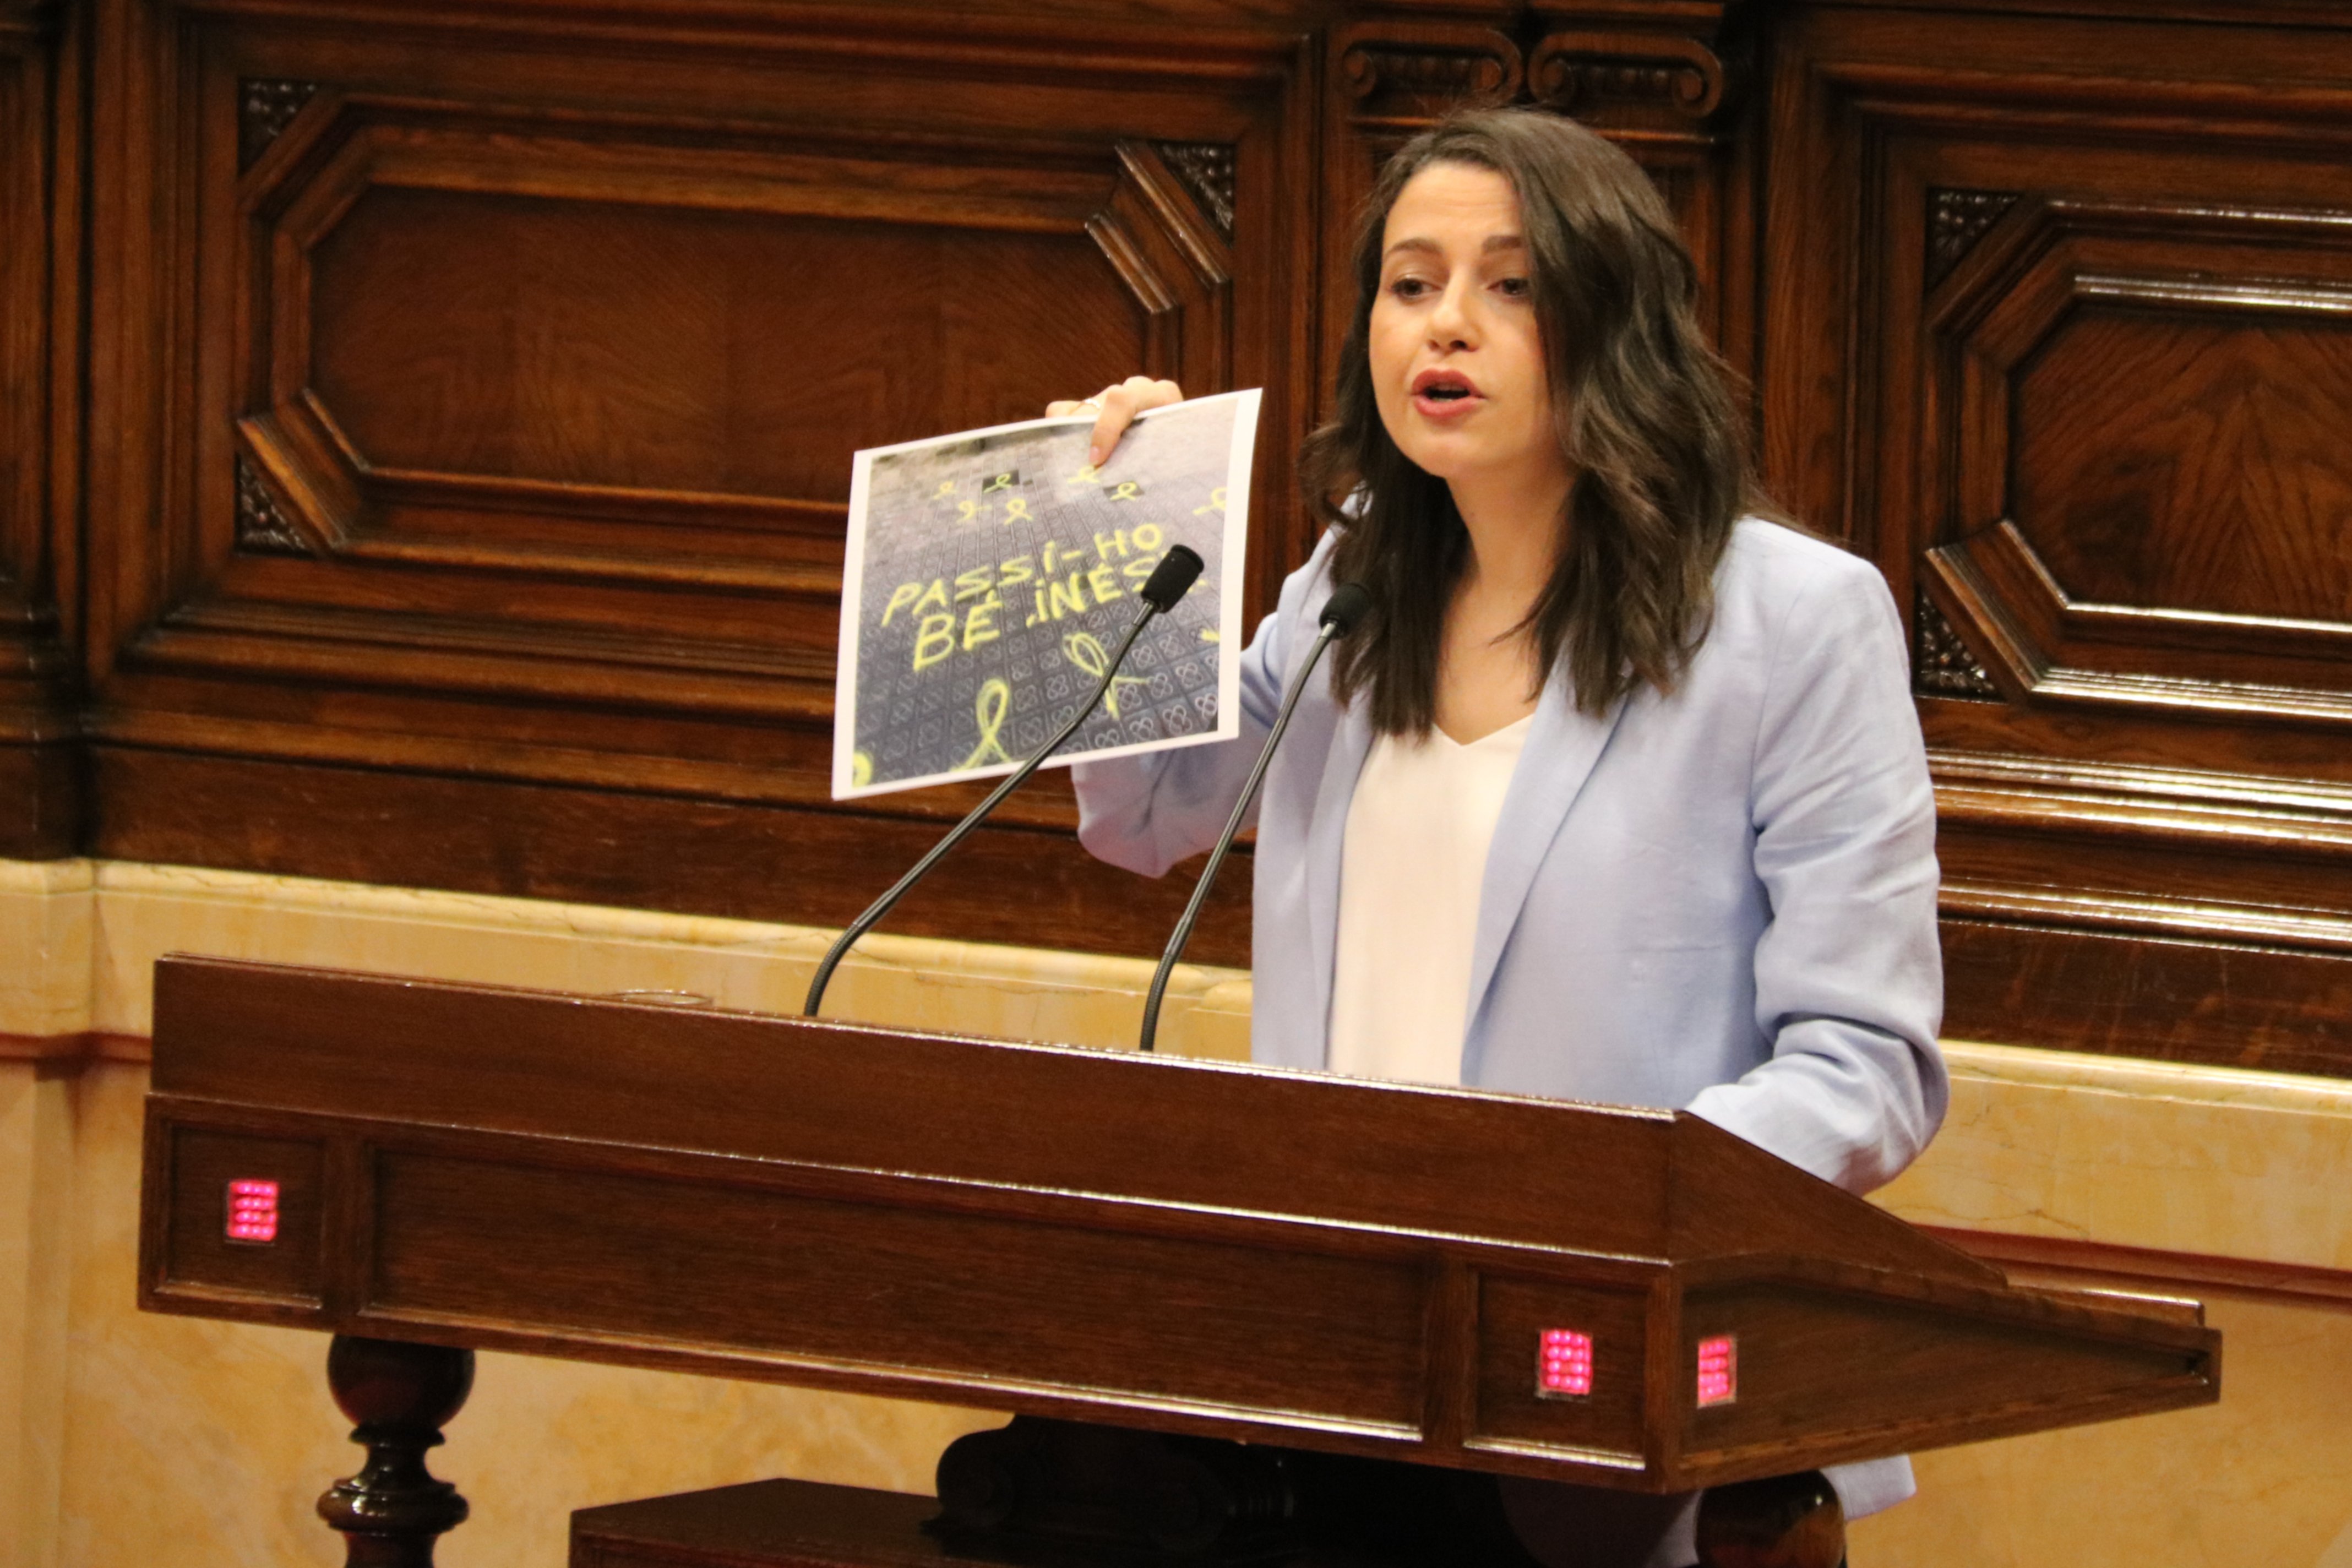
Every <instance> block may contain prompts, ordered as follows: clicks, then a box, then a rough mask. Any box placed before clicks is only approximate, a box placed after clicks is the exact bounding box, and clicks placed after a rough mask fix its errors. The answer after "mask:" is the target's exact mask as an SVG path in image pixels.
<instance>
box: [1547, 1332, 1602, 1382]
mask: <svg viewBox="0 0 2352 1568" xmlns="http://www.w3.org/2000/svg"><path fill="white" fill-rule="evenodd" d="M1591 1392H1592V1336H1591V1334H1580V1333H1578V1332H1577V1331H1575V1330H1574V1329H1546V1330H1545V1331H1543V1350H1542V1355H1541V1360H1540V1362H1539V1363H1538V1371H1537V1373H1536V1395H1537V1397H1538V1398H1540V1399H1582V1398H1583V1397H1584V1396H1585V1395H1587V1394H1591Z"/></svg>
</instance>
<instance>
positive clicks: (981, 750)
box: [956, 678, 1013, 773]
mask: <svg viewBox="0 0 2352 1568" xmlns="http://www.w3.org/2000/svg"><path fill="white" fill-rule="evenodd" d="M1012 706H1013V688H1011V687H1009V686H1007V685H1005V684H1004V682H1003V680H1000V679H993V678H992V679H987V680H983V681H982V682H981V683H980V695H979V697H978V698H976V699H974V700H973V702H972V705H971V717H972V721H973V722H975V723H977V724H978V725H979V726H980V744H979V745H977V746H974V747H973V748H972V749H971V755H970V756H968V757H966V758H965V759H964V760H963V761H961V762H960V763H957V764H956V770H957V771H958V772H959V773H961V771H962V770H964V769H965V768H981V767H986V766H987V765H988V764H989V763H1010V762H1011V761H1012V760H1013V759H1012V758H1011V757H1008V756H1006V755H1005V754H1004V744H1003V742H1001V741H999V740H998V739H997V733H998V731H1001V730H1003V728H1004V712H1005V710H1006V709H1008V708H1010V707H1012Z"/></svg>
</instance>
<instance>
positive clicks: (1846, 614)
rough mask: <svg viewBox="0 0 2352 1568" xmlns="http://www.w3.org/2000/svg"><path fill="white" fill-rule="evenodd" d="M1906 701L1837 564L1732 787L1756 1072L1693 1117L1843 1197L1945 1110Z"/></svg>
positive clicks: (1932, 918)
mask: <svg viewBox="0 0 2352 1568" xmlns="http://www.w3.org/2000/svg"><path fill="white" fill-rule="evenodd" d="M1909 687H1910V682H1909V660H1908V658H1907V657H1906V649H1905V645H1904V638H1903V632H1902V623H1901V620H1900V617H1899V616H1897V615H1896V613H1895V605H1894V600H1893V598H1892V597H1891V596H1890V595H1888V593H1887V591H1886V585H1885V581H1884V580H1883V579H1882V578H1881V577H1880V576H1879V575H1878V574H1877V572H1876V571H1875V570H1874V569H1873V568H1872V567H1871V566H1870V565H1869V564H1868V563H1864V562H1862V561H1858V560H1855V559H1853V558H1852V557H1846V556H1842V557H1839V558H1838V559H1837V560H1836V561H1835V563H1833V565H1832V569H1831V570H1829V571H1827V572H1825V573H1822V574H1819V575H1816V576H1814V577H1813V578H1812V579H1811V581H1810V582H1809V583H1808V584H1807V585H1806V586H1805V588H1804V590H1803V591H1802V592H1801V593H1799V594H1797V595H1794V596H1793V599H1792V601H1791V603H1790V605H1789V607H1788V610H1787V613H1786V615H1785V616H1784V617H1783V620H1782V624H1781V628H1780V633H1779V635H1778V636H1777V637H1776V638H1775V641H1774V646H1773V652H1772V655H1771V658H1770V664H1769V671H1768V675H1767V680H1766V685H1765V688H1764V691H1765V696H1764V701H1763V703H1762V706H1761V709H1760V711H1759V715H1758V723H1757V731H1756V741H1755V761H1754V763H1753V766H1752V767H1751V769H1750V772H1749V778H1750V780H1751V781H1752V782H1751V795H1752V798H1751V801H1750V811H1751V820H1752V825H1753V827H1754V831H1755V867H1756V875H1757V877H1758V879H1759V880H1760V881H1761V883H1762V884H1763V887H1764V889H1765V893H1766V896H1767V898H1768V900H1769V904H1770V916H1769V923H1768V924H1767V925H1766V927H1765V929H1764V931H1763V933H1762V935H1761V936H1760V937H1759V939H1758V942H1757V944H1756V958H1755V964H1756V1022H1757V1026H1758V1027H1759V1030H1760V1031H1761V1032H1762V1034H1763V1036H1764V1037H1765V1038H1766V1039H1769V1041H1771V1042H1772V1055H1771V1058H1769V1060H1768V1061H1766V1062H1765V1063H1763V1064H1762V1065H1761V1066H1759V1067H1758V1068H1754V1069H1753V1070H1751V1071H1750V1072H1748V1074H1747V1075H1746V1076H1745V1077H1743V1078H1741V1079H1738V1080H1737V1081H1735V1082H1732V1083H1727V1084H1719V1085H1717V1086H1716V1087H1714V1088H1711V1089H1706V1090H1704V1091H1703V1092H1701V1093H1700V1094H1699V1096H1698V1097H1697V1098H1696V1100H1693V1101H1692V1102H1691V1105H1690V1110H1692V1111H1694V1112H1695V1113H1696V1114H1698V1115H1700V1116H1704V1117H1706V1119H1707V1120H1708V1121H1713V1122H1715V1123H1717V1125H1719V1126H1721V1127H1724V1128H1726V1129H1727V1130H1728V1131H1733V1132H1736V1133H1738V1134H1739V1135H1740V1136H1741V1137H1743V1138H1746V1139H1747V1140H1748V1141H1749V1142H1753V1143H1756V1144H1759V1145H1760V1146H1762V1147H1763V1148H1765V1149H1768V1150H1769V1151H1770V1152H1773V1153H1775V1154H1778V1155H1779V1156H1780V1157H1781V1158H1782V1159H1784V1160H1787V1161H1789V1162H1790V1163H1793V1164H1796V1165H1800V1166H1802V1167H1803V1168H1805V1169H1806V1170H1808V1171H1811V1172H1812V1173H1814V1174H1815V1175H1818V1176H1822V1177H1823V1178H1825V1179H1827V1180H1829V1181H1832V1182H1835V1183H1836V1184H1838V1185H1840V1186H1842V1187H1845V1188H1848V1189H1850V1190H1852V1191H1855V1192H1865V1191H1868V1190H1869V1189H1870V1188H1873V1187H1875V1186H1879V1185H1882V1184H1885V1183H1886V1182H1888V1181H1890V1180H1892V1179H1893V1178H1894V1177H1895V1175H1896V1174H1897V1173H1900V1172H1901V1171H1902V1169H1903V1168H1904V1167H1905V1166H1906V1165H1907V1164H1909V1163H1911V1161H1912V1159H1913V1158H1914V1157H1915V1156H1916V1155H1917V1154H1918V1152H1919V1151H1920V1150H1921V1149H1923V1148H1925V1147H1926V1146H1927V1140H1928V1139H1929V1138H1930V1137H1932V1136H1933V1135H1934V1133H1935V1131H1936V1129H1937V1126H1938V1125H1939V1124H1941V1122H1942V1121H1943V1118H1944V1109H1945V1105H1946V1101H1947V1099H1948V1079H1947V1078H1946V1074H1945V1068H1944V1061H1943V1057H1942V1054H1941V1053H1940V1052H1939V1051H1938V1050H1937V1047H1936V1036H1937V1028H1938V1026H1940V1024H1941V1023H1942V1017H1943V1000H1944V980H1943V959H1942V953H1941V950H1940V947H1939V945H1938V942H1937V931H1936V887H1937V868H1936V806H1935V795H1934V793H1933V790H1932V789H1931V787H1930V785H1929V783H1928V777H1927V751H1926V746H1925V743H1924V742H1923V741H1922V739H1921V736H1920V731H1919V719H1918V712H1917V710H1916V708H1915V707H1914V705H1913V703H1912V700H1911V693H1910V689H1909Z"/></svg>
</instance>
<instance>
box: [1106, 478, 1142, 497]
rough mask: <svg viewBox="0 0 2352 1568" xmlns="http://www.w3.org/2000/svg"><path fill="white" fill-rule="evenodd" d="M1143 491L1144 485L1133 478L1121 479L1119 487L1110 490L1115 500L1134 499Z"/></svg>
mask: <svg viewBox="0 0 2352 1568" xmlns="http://www.w3.org/2000/svg"><path fill="white" fill-rule="evenodd" d="M1142 493H1143V487H1142V486H1141V485H1139V484H1137V483H1136V482H1135V481H1134V480H1133V479H1121V480H1119V481H1118V489H1114V490H1112V491H1111V492H1110V499H1111V500H1135V499H1136V498H1137V497H1138V496H1139V495H1141V494H1142Z"/></svg>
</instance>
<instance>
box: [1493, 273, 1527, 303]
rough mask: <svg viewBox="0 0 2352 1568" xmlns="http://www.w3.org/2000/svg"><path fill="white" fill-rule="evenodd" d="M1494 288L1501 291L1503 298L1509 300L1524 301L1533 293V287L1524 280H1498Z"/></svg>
mask: <svg viewBox="0 0 2352 1568" xmlns="http://www.w3.org/2000/svg"><path fill="white" fill-rule="evenodd" d="M1495 287H1496V288H1497V289H1501V290H1502V291H1503V296H1504V298H1506V299H1509V300H1524V299H1526V298H1528V296H1529V295H1531V294H1533V293H1534V292H1535V285H1534V284H1533V283H1532V282H1530V281H1528V279H1525V278H1504V279H1497V280H1496V284H1495Z"/></svg>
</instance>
